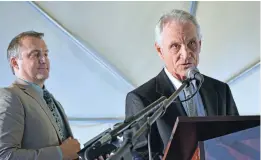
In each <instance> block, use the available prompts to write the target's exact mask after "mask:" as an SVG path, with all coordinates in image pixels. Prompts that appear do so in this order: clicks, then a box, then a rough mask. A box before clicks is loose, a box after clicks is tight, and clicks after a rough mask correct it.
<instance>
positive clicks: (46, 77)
mask: <svg viewBox="0 0 261 160" xmlns="http://www.w3.org/2000/svg"><path fill="white" fill-rule="evenodd" d="M36 78H37V79H38V80H46V79H48V78H49V75H45V74H38V75H37V76H36Z"/></svg>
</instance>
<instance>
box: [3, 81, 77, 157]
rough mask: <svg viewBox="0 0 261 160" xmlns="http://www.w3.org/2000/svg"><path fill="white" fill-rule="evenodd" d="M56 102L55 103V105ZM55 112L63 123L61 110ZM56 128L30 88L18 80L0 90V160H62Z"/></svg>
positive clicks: (46, 108)
mask: <svg viewBox="0 0 261 160" xmlns="http://www.w3.org/2000/svg"><path fill="white" fill-rule="evenodd" d="M56 102H57V101H56ZM57 104H58V106H57V107H58V109H59V110H60V111H61V113H62V117H63V118H64V119H65V124H66V127H67V129H68V131H69V134H70V135H71V136H72V132H71V129H70V127H69V123H68V120H67V117H66V115H65V113H64V110H63V108H62V106H61V105H60V103H59V102H57ZM57 131H58V126H57V124H56V122H55V121H54V120H53V118H52V114H51V112H50V111H49V108H48V106H47V104H46V103H45V100H44V99H43V97H41V96H40V95H39V94H38V93H37V92H36V91H35V90H34V88H33V87H32V86H31V85H28V84H27V83H26V82H23V81H21V80H17V81H16V82H15V83H13V84H12V85H11V86H10V87H8V88H1V89H0V159H1V160H2V159H4V160H7V159H8V160H58V159H62V157H61V153H59V150H58V147H57V146H59V145H60V144H61V138H60V137H59V134H57V133H58V132H57Z"/></svg>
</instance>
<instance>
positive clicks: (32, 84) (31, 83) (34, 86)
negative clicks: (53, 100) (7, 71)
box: [19, 78, 45, 96]
mask: <svg viewBox="0 0 261 160" xmlns="http://www.w3.org/2000/svg"><path fill="white" fill-rule="evenodd" d="M19 79H20V80H22V81H24V82H26V83H27V84H29V85H30V86H32V87H33V89H35V90H36V91H37V92H38V93H39V94H40V95H42V96H43V89H44V88H45V87H44V86H43V88H41V87H40V86H39V85H37V84H35V83H33V82H29V81H27V80H24V79H22V78H19Z"/></svg>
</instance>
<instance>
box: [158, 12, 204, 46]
mask: <svg viewBox="0 0 261 160" xmlns="http://www.w3.org/2000/svg"><path fill="white" fill-rule="evenodd" d="M171 21H178V22H192V23H193V24H194V25H195V26H196V29H197V36H198V38H199V39H201V33H200V26H199V24H198V22H197V20H196V18H195V17H194V16H193V15H191V14H190V13H188V12H186V11H183V10H177V9H174V10H171V11H170V12H167V13H165V14H163V15H162V16H161V18H160V20H159V22H158V23H157V25H156V27H155V42H157V43H158V44H159V45H161V40H162V35H161V33H162V30H163V27H164V25H165V24H166V23H169V22H171Z"/></svg>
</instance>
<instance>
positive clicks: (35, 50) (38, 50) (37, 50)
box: [28, 49, 49, 54]
mask: <svg viewBox="0 0 261 160" xmlns="http://www.w3.org/2000/svg"><path fill="white" fill-rule="evenodd" d="M33 52H41V50H40V49H33V50H31V51H30V52H29V53H28V54H32V53H33ZM44 52H49V50H48V49H46V50H44Z"/></svg>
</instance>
